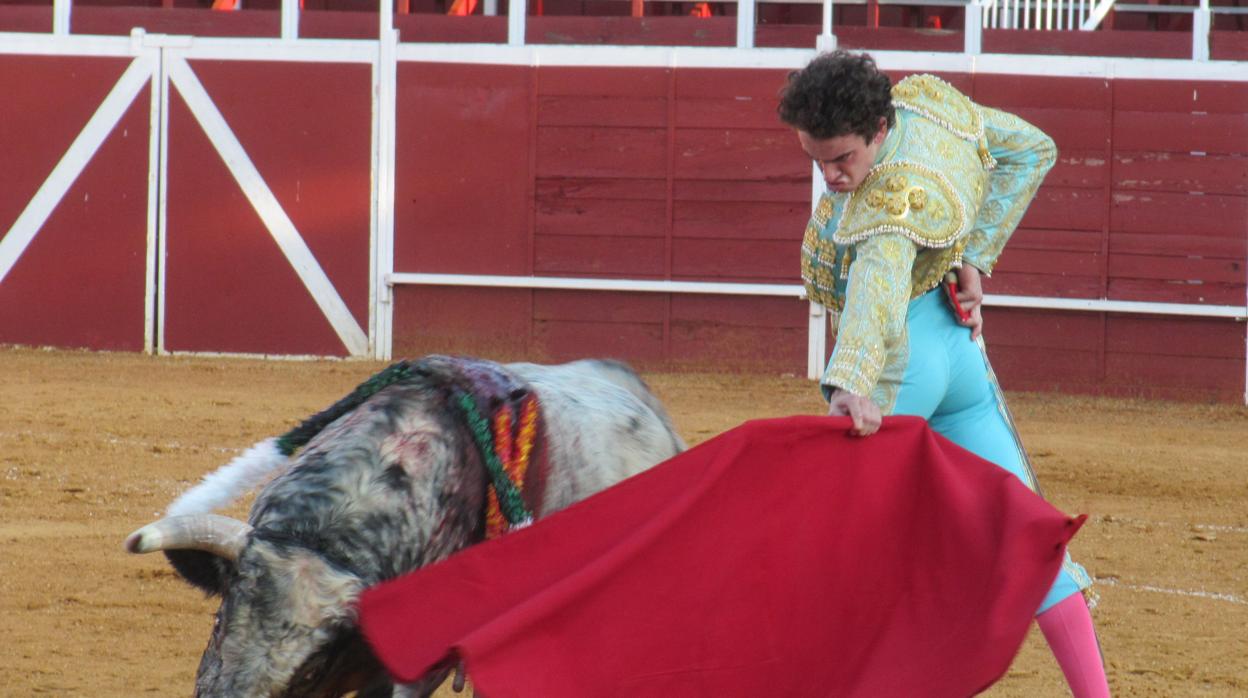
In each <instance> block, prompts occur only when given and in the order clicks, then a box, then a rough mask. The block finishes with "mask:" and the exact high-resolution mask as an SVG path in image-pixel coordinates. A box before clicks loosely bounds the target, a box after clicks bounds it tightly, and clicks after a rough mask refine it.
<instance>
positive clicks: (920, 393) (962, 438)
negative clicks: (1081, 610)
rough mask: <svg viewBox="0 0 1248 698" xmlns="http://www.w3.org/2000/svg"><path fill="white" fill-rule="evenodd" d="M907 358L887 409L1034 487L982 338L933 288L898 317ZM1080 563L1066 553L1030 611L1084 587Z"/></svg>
mask: <svg viewBox="0 0 1248 698" xmlns="http://www.w3.org/2000/svg"><path fill="white" fill-rule="evenodd" d="M906 329H907V332H908V334H909V342H908V345H909V360H908V361H907V363H906V370H905V374H904V376H903V377H902V379H901V385H900V386H899V387H898V389H897V392H896V396H897V397H896V401H895V402H894V404H893V408H892V410H891V414H906V415H916V416H919V417H923V418H925V419H927V421H928V423H929V424H931V426H932V429H934V430H935V431H936V432H937V433H939V434H941V435H942V436H944V437H945V438H947V439H949V440H950V441H952V442H954V443H956V444H957V445H959V446H961V447H962V448H965V449H966V450H968V451H970V452H972V453H974V454H975V455H977V456H979V457H981V458H983V459H984V460H988V461H991V462H993V463H995V464H997V465H999V466H1001V467H1002V468H1005V469H1006V470H1008V471H1010V472H1011V473H1013V474H1014V475H1015V476H1016V477H1018V479H1020V480H1022V481H1023V482H1024V483H1025V484H1026V485H1027V487H1029V488H1031V490H1032V491H1034V492H1036V493H1037V494H1039V487H1038V486H1037V484H1036V478H1035V474H1034V473H1032V471H1031V467H1030V463H1029V462H1028V460H1027V457H1026V455H1025V453H1024V451H1023V446H1022V442H1021V441H1020V440H1019V438H1018V434H1017V432H1016V431H1015V429H1014V426H1013V424H1012V420H1011V419H1010V417H1009V412H1008V410H1007V408H1006V405H1005V395H1004V394H1002V392H1001V388H1000V386H999V385H998V384H997V379H996V376H995V375H994V374H993V372H992V366H991V365H990V364H989V363H988V357H987V355H986V354H985V353H984V351H983V349H982V343H977V342H974V341H971V334H970V330H968V329H967V328H965V327H963V326H961V325H959V324H958V323H957V319H956V316H955V315H954V312H953V309H952V307H950V305H949V301H948V300H947V298H946V297H945V295H944V293H943V291H942V290H941V289H939V288H937V289H935V290H933V291H930V292H928V293H925V294H923V295H922V296H920V297H918V298H915V299H914V300H912V301H910V308H909V312H908V315H907V318H906ZM1091 584H1092V580H1091V578H1089V577H1088V573H1087V572H1086V571H1085V570H1084V569H1083V567H1082V566H1080V565H1078V564H1076V563H1075V562H1073V561H1072V560H1071V559H1070V555H1069V554H1067V555H1066V560H1065V561H1064V562H1063V564H1062V569H1061V571H1060V572H1059V573H1058V575H1057V579H1056V580H1055V581H1054V582H1053V587H1052V588H1051V589H1050V590H1049V593H1048V595H1047V596H1046V597H1045V598H1044V602H1043V603H1042V604H1041V605H1040V609H1039V610H1038V611H1037V613H1042V612H1044V611H1046V610H1048V609H1049V607H1051V606H1053V605H1054V604H1056V603H1058V602H1060V601H1062V600H1063V599H1065V598H1066V597H1068V596H1070V595H1071V594H1074V593H1077V592H1079V591H1080V590H1082V589H1085V588H1087V587H1089V586H1091Z"/></svg>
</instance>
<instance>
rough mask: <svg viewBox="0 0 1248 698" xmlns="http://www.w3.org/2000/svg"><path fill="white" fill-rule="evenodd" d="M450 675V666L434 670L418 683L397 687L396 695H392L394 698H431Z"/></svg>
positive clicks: (395, 688) (395, 689)
mask: <svg viewBox="0 0 1248 698" xmlns="http://www.w3.org/2000/svg"><path fill="white" fill-rule="evenodd" d="M450 674H451V667H449V666H448V667H442V668H439V669H434V670H433V671H431V672H429V673H428V674H425V675H424V676H422V677H421V678H420V680H419V681H417V682H416V683H409V684H404V685H402V686H399V685H396V686H395V687H394V693H393V694H391V695H392V696H393V698H429V696H432V695H433V692H434V691H436V690H438V687H439V686H441V685H442V683H443V682H444V681H446V677H447V676H450Z"/></svg>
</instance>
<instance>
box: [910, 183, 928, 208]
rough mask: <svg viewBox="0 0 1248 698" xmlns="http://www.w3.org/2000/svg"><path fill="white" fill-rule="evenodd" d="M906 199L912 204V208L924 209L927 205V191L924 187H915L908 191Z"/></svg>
mask: <svg viewBox="0 0 1248 698" xmlns="http://www.w3.org/2000/svg"><path fill="white" fill-rule="evenodd" d="M906 201H907V202H908V203H909V204H910V208H912V209H914V210H916V211H922V210H923V207H924V206H925V205H927V192H925V191H923V188H922V187H914V188H913V189H911V190H910V191H909V192H907V193H906Z"/></svg>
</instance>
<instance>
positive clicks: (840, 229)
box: [833, 160, 970, 248]
mask: <svg viewBox="0 0 1248 698" xmlns="http://www.w3.org/2000/svg"><path fill="white" fill-rule="evenodd" d="M969 231H970V220H969V218H968V216H967V213H966V207H965V205H964V204H963V203H962V199H960V198H958V195H957V193H956V192H955V191H954V188H953V185H952V183H950V182H949V180H948V179H947V178H946V177H945V175H944V174H942V173H940V172H939V171H937V170H934V169H932V168H930V167H927V166H925V165H920V164H919V163H917V162H911V161H908V160H894V161H892V162H887V163H884V164H883V165H877V166H875V167H873V168H872V169H871V172H869V173H868V174H867V178H866V179H865V180H864V181H863V183H862V185H861V186H859V187H858V189H857V190H856V191H854V193H853V194H852V195H851V196H850V197H849V201H848V202H847V203H846V204H845V213H844V215H842V216H841V220H840V224H839V225H838V226H837V229H836V233H835V234H834V235H833V240H834V241H835V242H836V243H838V244H842V245H852V244H854V243H857V242H860V241H862V240H865V239H867V238H869V237H871V236H873V235H879V234H882V233H898V234H901V235H904V236H906V237H908V238H910V239H911V240H913V241H914V242H915V243H917V244H918V245H919V246H920V247H927V248H943V247H950V246H952V245H953V244H954V243H955V242H957V241H958V240H959V239H961V238H963V237H965V236H966V234H967V233H968V232H969Z"/></svg>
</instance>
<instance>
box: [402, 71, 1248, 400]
mask: <svg viewBox="0 0 1248 698" xmlns="http://www.w3.org/2000/svg"><path fill="white" fill-rule="evenodd" d="M448 70H449V71H450V73H448V72H447V71H448ZM456 71H468V72H470V73H472V74H473V77H472V78H471V79H470V80H467V82H464V83H462V85H461V84H460V83H459V82H458V81H460V80H461V79H463V78H464V76H463V75H458V76H457V75H456ZM498 71H503V72H502V73H498V74H496V73H497V72H498ZM439 74H440V75H441V77H434V76H436V75H439ZM503 75H505V76H507V77H505V78H504V77H503ZM783 77H784V74H783V71H772V70H693V69H681V70H676V71H672V70H664V69H639V68H638V69H620V68H538V69H525V68H489V67H471V68H469V67H462V68H448V67H446V66H439V67H438V68H437V70H431V69H430V66H424V67H417V66H409V67H404V68H403V69H402V70H401V72H400V85H401V88H400V95H401V98H400V110H401V115H400V134H401V135H400V142H399V148H400V155H399V160H400V163H401V164H400V172H399V185H398V189H399V196H398V203H397V204H396V205H397V206H398V210H396V219H397V220H398V222H399V230H398V231H397V234H398V236H399V245H398V248H399V250H400V252H399V254H398V258H397V259H398V262H397V264H398V266H397V269H396V270H397V271H438V272H467V271H474V270H475V271H477V272H480V273H510V274H537V275H546V276H574V277H607V278H610V277H616V278H640V279H684V280H721V281H745V282H768V283H769V282H779V283H796V282H797V263H796V259H797V245H798V243H799V241H800V237H801V230H802V228H803V226H804V223H805V220H806V218H807V215H808V214H807V212H808V207H809V196H810V183H809V170H808V165H807V162H806V160H805V159H804V157H803V155H802V153H801V151H800V149H799V148H798V146H797V144H796V141H795V139H794V138H793V137H792V134H791V133H789V131H788V130H787V129H785V128H784V127H782V126H780V125H779V124H778V123H777V121H776V118H775V116H774V108H775V95H776V90H777V88H778V86H779V85H780V84H782V82H783ZM894 77H900V76H894ZM942 77H944V78H945V79H947V80H949V81H950V82H952V83H953V84H954V85H955V86H957V87H959V88H960V89H962V90H964V91H966V92H967V93H969V94H972V95H973V96H974V97H975V98H976V99H977V100H978V101H981V102H983V103H985V104H989V105H992V106H996V107H999V108H1003V109H1006V110H1008V111H1013V112H1015V113H1018V114H1019V115H1020V116H1022V117H1024V118H1026V119H1028V120H1030V121H1032V122H1033V123H1035V124H1036V125H1038V126H1040V127H1041V128H1043V129H1045V130H1046V131H1047V132H1048V133H1050V134H1051V135H1053V137H1054V139H1055V140H1056V141H1057V143H1058V146H1059V149H1060V150H1061V158H1060V161H1059V163H1058V164H1057V166H1056V167H1055V168H1054V170H1053V172H1052V173H1051V174H1050V176H1049V178H1048V179H1047V180H1046V182H1045V185H1044V186H1043V187H1042V188H1041V191H1040V194H1039V195H1038V197H1037V200H1036V202H1035V204H1034V205H1033V207H1032V209H1031V210H1030V211H1029V213H1028V214H1027V216H1026V218H1025V219H1024V222H1023V225H1022V226H1021V228H1020V230H1019V232H1018V234H1017V236H1016V238H1015V240H1014V241H1013V242H1012V243H1011V245H1010V247H1009V248H1007V252H1006V254H1005V255H1004V256H1003V258H1002V260H1001V262H1000V265H999V267H998V270H997V273H996V274H994V277H993V278H992V279H991V280H990V281H989V286H988V290H989V292H990V293H1000V294H1018V295H1031V296H1054V297H1068V298H1097V297H1109V298H1111V299H1121V300H1139V301H1164V302H1181V303H1206V304H1215V305H1235V304H1243V303H1244V302H1245V292H1246V285H1245V284H1246V277H1245V271H1244V262H1245V259H1246V258H1248V154H1246V153H1245V150H1246V149H1245V148H1244V144H1245V143H1248V117H1246V116H1245V113H1248V103H1246V102H1248V88H1246V87H1244V86H1236V85H1220V84H1199V83H1197V84H1194V83H1190V82H1181V81H1173V82H1171V81H1128V80H1119V81H1107V80H1104V79H1082V78H1042V77H1041V78H1020V77H1017V76H992V75H980V76H974V77H972V76H969V75H944V76H942ZM429 81H434V82H437V84H438V85H439V87H438V90H437V91H436V97H437V99H429V98H430V97H434V96H435V93H434V92H429V91H428V89H427V87H418V86H417V84H418V83H422V82H424V83H428V82H429ZM500 81H501V82H500ZM486 83H488V84H490V85H492V86H494V87H493V88H491V89H488V90H487V89H485V87H484V85H485V84H486ZM500 85H502V87H501V88H500V87H499V86H500ZM404 95H406V97H404ZM504 113H505V114H507V116H506V118H505V119H504V123H505V124H506V126H505V127H498V126H486V125H485V124H486V123H487V121H488V119H485V117H481V118H480V119H479V118H478V115H481V114H504ZM409 119H413V120H412V121H411V122H409ZM488 123H493V122H492V121H488ZM435 125H436V127H435ZM404 133H409V134H424V135H423V136H415V135H412V136H411V137H410V138H411V140H409V141H405V137H404V136H403V135H402V134H404ZM431 134H436V135H431ZM461 146H463V147H466V148H467V151H464V150H462V149H461ZM404 162H407V163H410V164H411V165H410V166H411V168H412V169H411V171H405V170H404V168H405V165H403V164H402V163H404ZM465 163H470V164H465ZM443 167H445V168H449V169H448V170H446V173H448V177H447V178H449V179H451V180H453V181H455V182H457V183H459V184H460V185H462V187H463V188H462V189H460V190H458V193H456V192H452V191H449V190H448V188H447V187H437V186H433V185H431V183H430V180H429V179H428V177H429V175H428V172H430V171H432V172H438V171H440V169H441V168H443ZM417 171H419V172H423V173H425V174H416V172H417ZM500 172H505V173H506V177H502V178H500V177H499V176H498V174H499V173H500ZM487 173H489V174H487ZM481 177H485V179H480V178H481ZM473 183H478V184H483V185H485V186H484V189H482V188H479V187H476V186H473ZM482 190H484V191H487V192H490V193H489V194H488V195H487V196H485V197H482V196H481V195H480V194H479V192H480V191H482ZM518 207H522V208H523V209H524V211H525V213H524V214H523V215H518V214H519V210H520V209H519V208H518ZM417 211H424V212H425V213H420V214H417V213H416V212H417ZM429 211H441V212H442V213H440V214H438V215H439V220H438V222H437V223H436V224H435V225H433V226H429V225H424V224H420V223H419V222H418V221H419V220H420V219H422V218H424V217H427V214H428V212H429ZM456 220H461V221H463V225H459V226H456V224H455V223H454V221H456ZM474 221H475V222H474ZM456 227H458V229H457V230H453V229H454V228H456ZM402 250H420V251H421V253H420V255H419V257H420V260H419V261H418V262H417V261H415V259H414V258H409V257H407V256H405V253H404V252H402ZM988 317H989V322H990V331H989V337H990V341H991V344H992V347H993V356H994V361H995V362H996V363H997V364H998V370H999V373H1000V374H1001V375H1002V380H1003V381H1004V382H1005V384H1006V385H1007V387H1010V388H1027V389H1059V390H1076V391H1084V392H1097V393H1111V394H1145V395H1153V396H1163V397H1187V398H1196V399H1219V400H1229V401H1237V400H1242V398H1243V393H1244V346H1245V334H1244V325H1243V323H1238V322H1235V321H1233V320H1224V319H1195V318H1186V319H1184V318H1172V317H1171V318H1166V317H1158V316H1131V315H1125V314H1104V313H1086V312H1057V311H1032V310H1017V309H1002V308H996V309H991V310H990V311H989V313H988ZM805 337H806V307H805V304H804V303H802V302H800V301H792V300H787V299H761V298H742V297H716V296H684V295H677V296H668V295H666V294H643V293H627V294H626V293H604V292H584V293H580V292H562V291H558V292H557V291H517V290H491V291H475V290H470V289H459V290H451V289H434V288H411V287H403V288H400V289H399V292H398V298H397V300H396V343H395V353H396V355H398V354H404V353H414V352H417V351H427V350H481V349H484V350H490V351H493V352H495V353H496V354H499V355H503V356H521V355H523V356H536V357H541V358H552V359H558V358H567V357H571V356H580V355H608V356H618V357H622V358H626V359H629V360H632V361H635V362H640V363H643V364H647V363H655V364H660V363H661V364H667V365H670V364H677V365H699V366H715V365H719V363H720V362H723V363H724V364H726V365H731V366H750V367H754V368H759V367H766V368H769V369H773V370H779V371H785V372H791V373H802V372H804V365H805Z"/></svg>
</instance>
